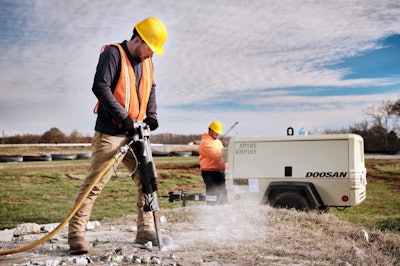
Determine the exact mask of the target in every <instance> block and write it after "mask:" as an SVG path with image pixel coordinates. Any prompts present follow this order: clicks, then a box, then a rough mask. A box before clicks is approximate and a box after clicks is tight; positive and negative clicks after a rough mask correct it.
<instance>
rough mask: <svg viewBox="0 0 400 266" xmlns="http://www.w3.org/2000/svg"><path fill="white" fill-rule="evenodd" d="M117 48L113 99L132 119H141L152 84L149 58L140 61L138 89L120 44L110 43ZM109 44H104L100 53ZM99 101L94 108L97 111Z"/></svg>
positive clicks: (133, 73) (151, 66) (151, 69)
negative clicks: (118, 60)
mask: <svg viewBox="0 0 400 266" xmlns="http://www.w3.org/2000/svg"><path fill="white" fill-rule="evenodd" d="M111 45H114V46H116V47H117V48H118V50H119V54H120V56H121V72H120V75H119V79H118V82H117V85H116V87H115V90H114V97H115V99H116V100H117V101H118V102H119V103H120V104H121V105H122V107H124V108H125V110H126V112H127V113H128V115H129V116H130V117H131V118H132V119H133V120H139V121H142V120H143V119H144V117H145V115H146V110H147V103H148V102H149V97H150V91H151V88H152V85H153V64H152V61H151V59H145V60H144V61H142V77H141V79H140V82H139V89H138V90H137V89H136V76H135V72H134V71H133V67H132V65H131V62H130V61H129V58H128V55H127V54H126V53H125V50H124V48H122V46H121V45H120V44H111ZM109 46H110V45H104V46H103V47H102V49H101V53H102V52H103V51H104V50H105V49H106V48H107V47H109ZM99 105H100V101H99V102H97V105H96V107H95V109H94V112H95V113H97V111H98V107H99Z"/></svg>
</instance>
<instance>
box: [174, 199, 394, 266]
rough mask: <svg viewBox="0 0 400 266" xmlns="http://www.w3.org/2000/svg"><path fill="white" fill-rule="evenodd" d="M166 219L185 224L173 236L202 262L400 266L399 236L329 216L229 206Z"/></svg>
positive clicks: (184, 212) (182, 212)
mask: <svg viewBox="0 0 400 266" xmlns="http://www.w3.org/2000/svg"><path fill="white" fill-rule="evenodd" d="M167 216H169V217H170V219H174V218H173V217H176V218H177V219H176V220H180V221H181V224H176V223H172V225H171V228H170V231H171V234H172V235H173V234H174V232H177V233H175V236H174V241H176V242H177V244H178V245H179V246H182V247H184V249H185V251H186V252H188V254H191V255H192V256H196V255H197V256H198V254H202V255H201V257H202V260H203V261H210V262H211V261H217V262H218V263H220V265H350V264H351V265H399V263H400V235H399V234H398V233H393V232H381V231H378V230H368V229H365V228H363V227H358V226H354V225H351V224H349V223H346V222H344V221H341V220H339V219H338V218H336V217H335V216H333V215H330V214H318V213H313V212H312V213H303V212H297V211H294V210H284V209H272V208H270V207H268V206H229V205H228V206H218V207H211V208H210V207H206V206H195V207H190V210H189V211H188V209H181V210H174V211H171V212H168V211H167ZM171 216H172V217H171ZM184 217H186V218H184ZM182 221H185V222H184V223H182ZM182 224H183V225H182ZM364 230H365V231H368V234H369V242H367V241H366V239H365V238H364ZM188 231H190V237H188V235H187V234H188ZM346 263H348V264H346Z"/></svg>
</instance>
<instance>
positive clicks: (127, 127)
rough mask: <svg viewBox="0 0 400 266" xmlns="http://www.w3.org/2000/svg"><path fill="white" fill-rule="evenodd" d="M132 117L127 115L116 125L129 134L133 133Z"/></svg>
mask: <svg viewBox="0 0 400 266" xmlns="http://www.w3.org/2000/svg"><path fill="white" fill-rule="evenodd" d="M133 123H134V122H133V120H132V118H131V117H130V116H129V115H128V116H127V117H126V118H125V119H124V120H122V121H121V122H120V123H119V125H118V127H119V128H120V129H122V130H123V131H124V132H125V133H128V134H129V135H130V136H132V135H133V134H135V127H134V125H133Z"/></svg>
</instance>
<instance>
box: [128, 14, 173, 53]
mask: <svg viewBox="0 0 400 266" xmlns="http://www.w3.org/2000/svg"><path fill="white" fill-rule="evenodd" d="M135 29H136V31H137V32H138V33H139V35H140V37H142V39H143V41H144V42H145V43H146V44H147V45H148V46H149V47H150V49H151V50H152V51H153V52H154V53H155V54H160V55H161V54H163V53H164V49H163V47H162V46H163V44H164V42H165V40H166V39H167V36H168V32H167V28H166V27H165V25H164V23H162V21H161V20H159V19H158V18H146V19H144V20H142V21H140V22H138V23H136V25H135Z"/></svg>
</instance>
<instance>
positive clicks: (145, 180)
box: [121, 122, 163, 250]
mask: <svg viewBox="0 0 400 266" xmlns="http://www.w3.org/2000/svg"><path fill="white" fill-rule="evenodd" d="M133 126H134V129H135V133H134V134H133V136H132V139H131V141H130V142H129V143H128V144H126V145H125V146H123V147H121V149H126V150H127V149H128V148H129V147H130V146H133V147H134V150H135V151H136V153H135V154H134V156H135V158H136V160H137V161H136V165H137V166H138V168H139V173H140V181H141V183H142V187H143V193H144V198H145V204H144V206H143V211H145V212H153V221H154V227H155V229H156V234H157V240H158V243H159V248H160V250H161V249H162V245H163V243H162V237H161V229H160V224H159V221H160V220H159V214H158V211H159V210H160V207H159V205H158V199H157V193H156V191H157V190H158V177H157V172H156V166H155V164H154V161H153V156H152V153H151V148H150V128H149V126H148V125H146V124H145V123H143V122H134V123H133Z"/></svg>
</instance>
